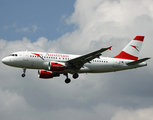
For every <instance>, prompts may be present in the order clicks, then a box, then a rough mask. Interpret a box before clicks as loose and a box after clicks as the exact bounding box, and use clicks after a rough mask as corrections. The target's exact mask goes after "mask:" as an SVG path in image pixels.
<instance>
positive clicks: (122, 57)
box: [113, 51, 138, 60]
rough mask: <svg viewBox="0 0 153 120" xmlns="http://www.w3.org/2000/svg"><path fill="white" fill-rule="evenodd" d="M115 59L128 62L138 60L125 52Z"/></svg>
mask: <svg viewBox="0 0 153 120" xmlns="http://www.w3.org/2000/svg"><path fill="white" fill-rule="evenodd" d="M113 58H119V59H128V60H138V57H135V56H133V55H130V54H128V53H126V52H124V51H122V52H121V53H120V54H119V55H117V56H115V57H113Z"/></svg>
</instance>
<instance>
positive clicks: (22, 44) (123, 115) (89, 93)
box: [0, 0, 153, 120]
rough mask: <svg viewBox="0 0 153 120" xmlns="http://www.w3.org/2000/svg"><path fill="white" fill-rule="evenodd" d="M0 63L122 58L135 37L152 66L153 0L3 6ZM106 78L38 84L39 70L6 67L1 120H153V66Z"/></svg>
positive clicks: (31, 1)
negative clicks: (56, 57) (50, 57)
mask: <svg viewBox="0 0 153 120" xmlns="http://www.w3.org/2000/svg"><path fill="white" fill-rule="evenodd" d="M0 16H1V19H0V58H1V59H2V58H3V57H5V56H7V55H8V54H10V53H12V52H15V51H21V50H32V51H46V52H59V53H71V54H85V53H88V52H91V51H94V50H97V49H99V48H102V47H108V46H113V48H112V50H111V51H106V52H105V53H103V56H109V57H113V56H115V55H117V54H118V53H119V52H120V51H121V50H122V49H123V48H124V47H125V45H126V44H128V43H129V42H130V41H131V40H132V39H133V38H134V37H135V36H136V35H144V36H145V40H144V43H143V46H142V49H141V53H140V58H143V57H152V58H153V54H152V51H153V47H152V44H153V40H152V38H153V0H65V1H61V0H56V1H50V0H45V1H43V0H42V1H41V0H26V1H23V0H22V1H19V0H14V1H12V0H5V1H1V2H0ZM147 63H148V66H147V67H143V68H139V69H133V70H127V71H121V72H115V73H101V74H81V75H80V77H79V78H78V79H77V80H72V82H71V83H70V84H68V85H66V84H65V83H64V80H65V76H61V77H59V78H53V79H50V80H41V79H39V78H38V75H37V70H27V72H26V77H25V78H22V77H21V74H22V69H19V68H13V67H9V66H6V65H4V64H2V63H1V64H0V68H1V69H0V119H1V120H42V119H43V120H48V119H52V120H61V119H65V120H72V119H73V120H78V119H79V120H80V119H81V120H122V119H124V120H153V114H152V113H153V74H152V73H153V60H152V59H150V60H148V61H147ZM70 78H72V76H70Z"/></svg>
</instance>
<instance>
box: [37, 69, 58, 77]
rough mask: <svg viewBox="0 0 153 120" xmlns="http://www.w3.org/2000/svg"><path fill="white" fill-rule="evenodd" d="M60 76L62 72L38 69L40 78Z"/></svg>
mask: <svg viewBox="0 0 153 120" xmlns="http://www.w3.org/2000/svg"><path fill="white" fill-rule="evenodd" d="M59 76H60V74H58V73H52V72H50V71H45V70H38V77H39V78H44V79H48V78H53V77H59Z"/></svg>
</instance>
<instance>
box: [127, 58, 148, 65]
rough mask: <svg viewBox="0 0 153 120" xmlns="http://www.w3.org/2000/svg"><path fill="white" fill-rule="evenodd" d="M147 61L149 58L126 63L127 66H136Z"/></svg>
mask: <svg viewBox="0 0 153 120" xmlns="http://www.w3.org/2000/svg"><path fill="white" fill-rule="evenodd" d="M148 59H150V58H142V59H139V60H136V61H133V62H129V63H127V65H137V64H139V63H142V62H144V61H146V60H148Z"/></svg>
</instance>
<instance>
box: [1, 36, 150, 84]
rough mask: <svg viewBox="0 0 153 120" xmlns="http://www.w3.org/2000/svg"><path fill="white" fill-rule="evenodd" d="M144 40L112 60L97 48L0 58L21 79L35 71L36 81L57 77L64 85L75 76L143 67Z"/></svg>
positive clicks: (128, 46) (131, 43)
mask: <svg viewBox="0 0 153 120" xmlns="http://www.w3.org/2000/svg"><path fill="white" fill-rule="evenodd" d="M143 41H144V36H136V37H135V38H134V39H133V40H132V41H131V42H130V43H129V44H128V45H127V46H126V47H125V48H124V49H123V50H122V51H121V52H120V53H119V54H118V55H116V56H115V57H112V58H109V57H103V56H102V54H101V53H103V52H105V51H106V50H111V47H107V48H101V49H99V50H97V51H94V52H91V53H88V54H85V55H72V54H60V53H45V52H34V51H19V52H14V53H12V54H10V55H9V56H7V57H5V58H3V59H2V62H3V63H4V64H6V65H9V66H12V67H18V68H22V69H23V74H22V77H25V75H26V74H25V73H26V69H37V70H38V77H39V78H44V79H48V78H54V77H59V76H60V75H61V74H63V75H65V76H66V79H65V83H67V84H68V83H70V82H71V80H70V78H69V77H68V74H69V73H70V74H72V76H73V78H74V79H76V78H78V77H79V73H105V72H115V71H121V70H127V69H133V68H139V67H143V66H147V63H145V62H144V61H146V60H148V59H150V58H148V57H147V58H142V59H138V56H139V52H140V49H141V46H142V43H143Z"/></svg>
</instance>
